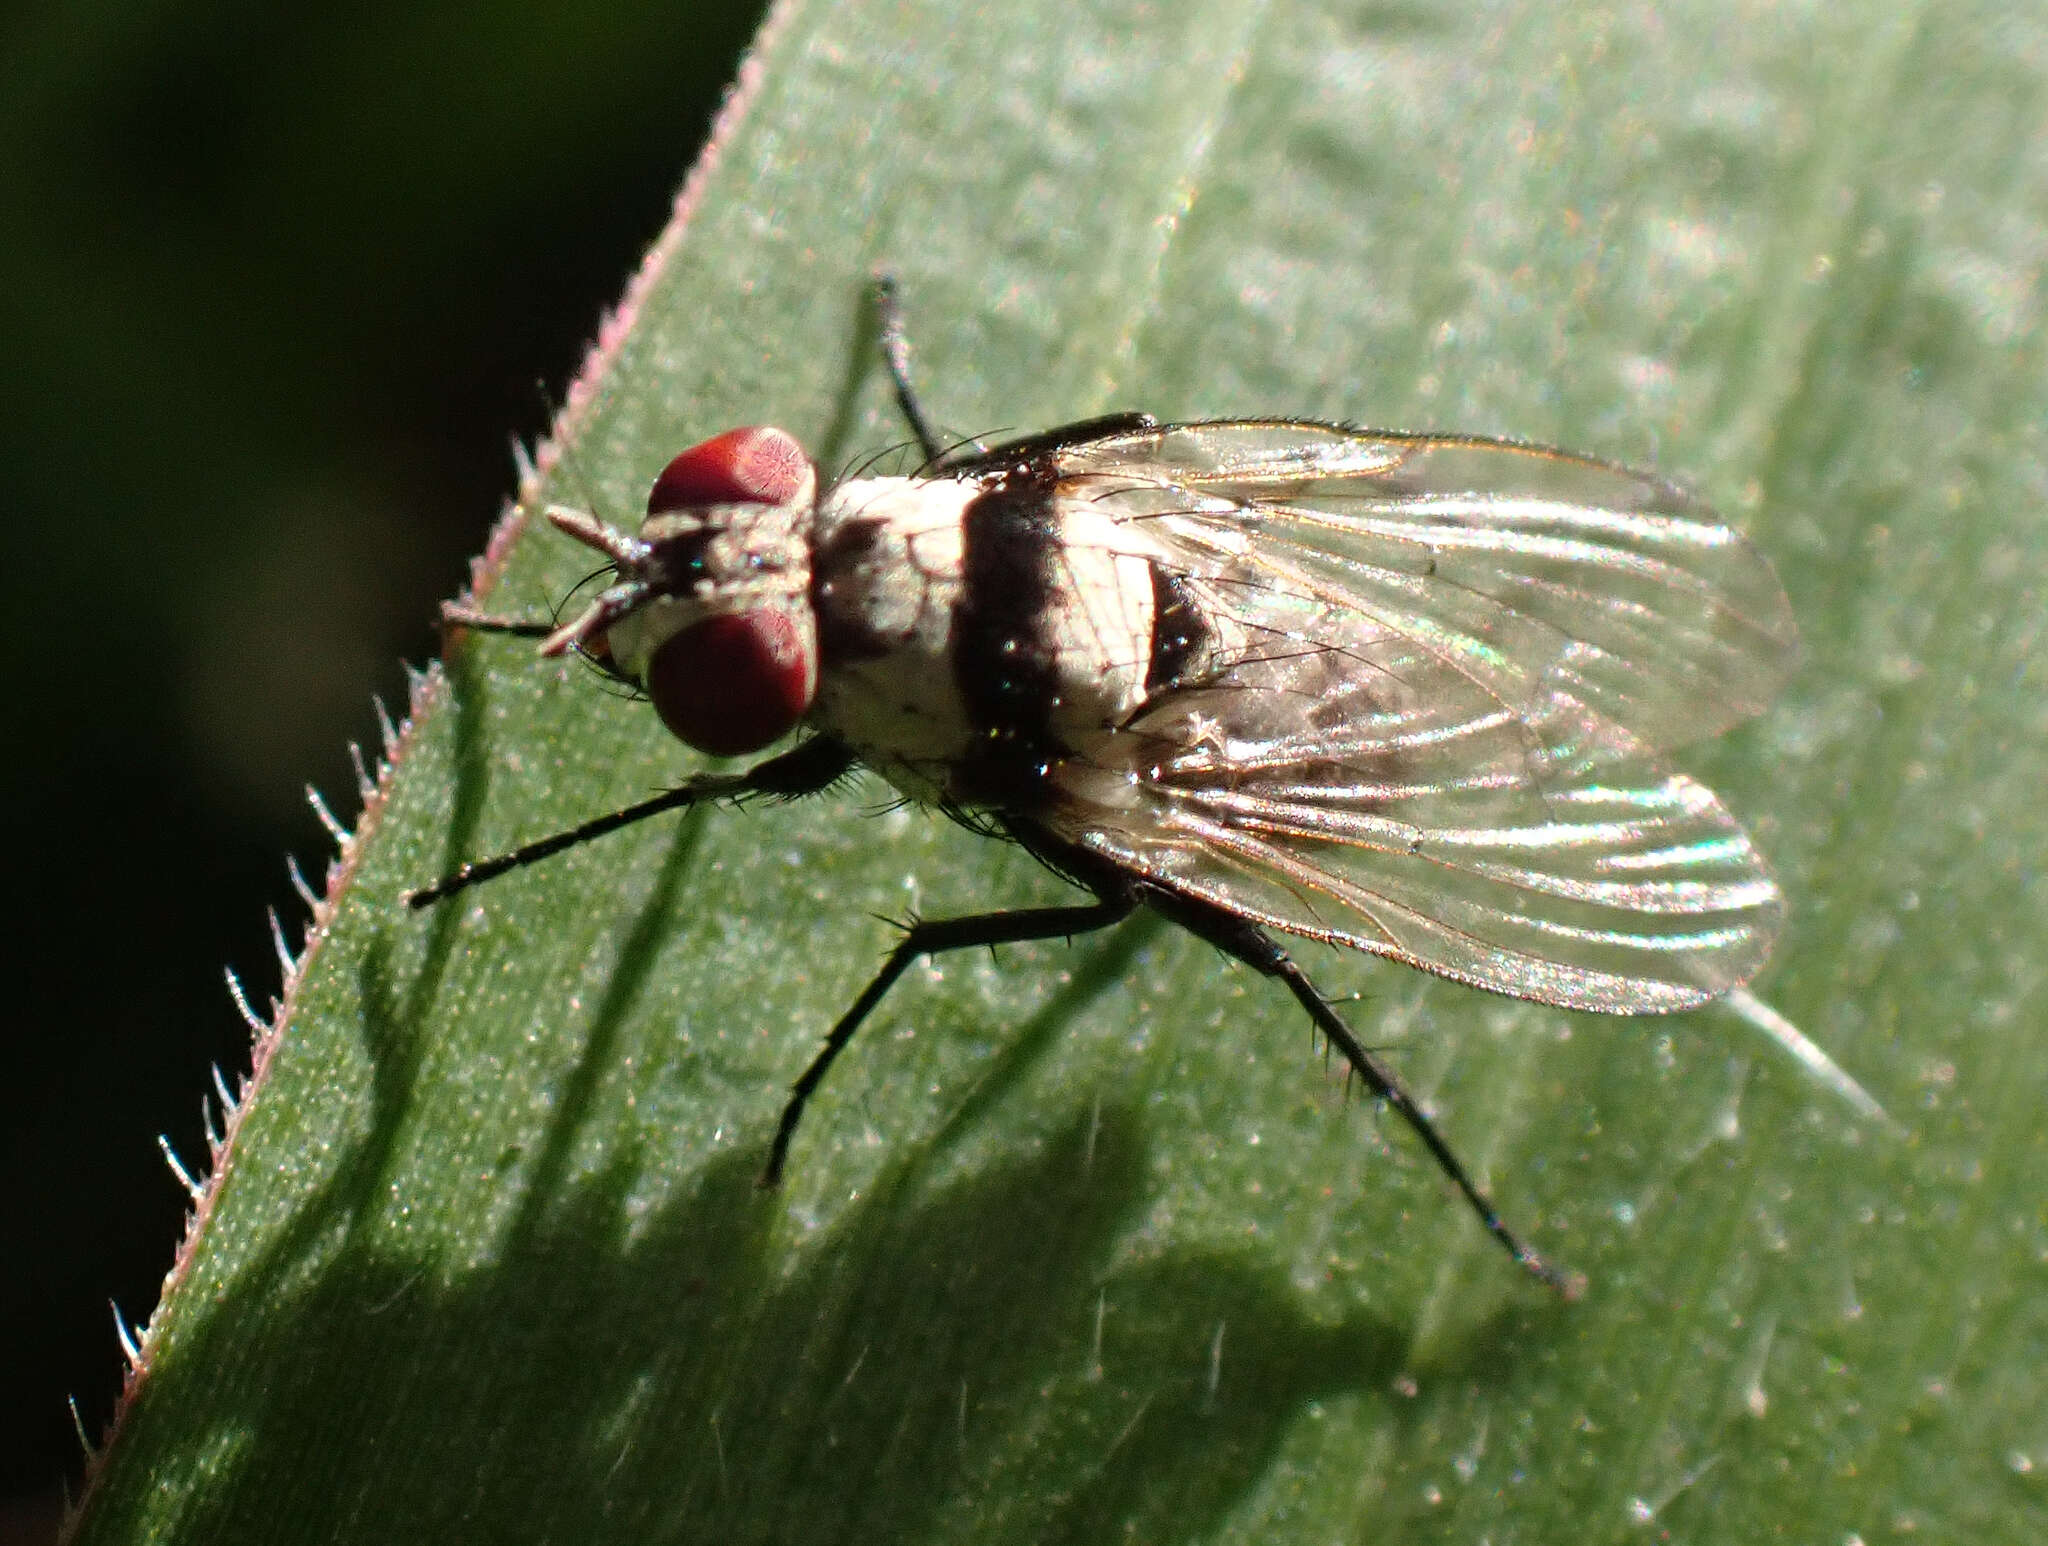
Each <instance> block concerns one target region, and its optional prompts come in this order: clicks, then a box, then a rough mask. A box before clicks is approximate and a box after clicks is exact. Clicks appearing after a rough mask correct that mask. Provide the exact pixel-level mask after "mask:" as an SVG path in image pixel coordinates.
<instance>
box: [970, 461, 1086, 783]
mask: <svg viewBox="0 0 2048 1546" xmlns="http://www.w3.org/2000/svg"><path fill="white" fill-rule="evenodd" d="M1052 487H1053V485H1052V480H1051V479H1049V478H1039V477H1034V476H1032V475H1031V474H1030V472H1029V471H1027V470H1025V469H1021V468H1020V469H1018V470H1017V471H1016V472H1013V473H1012V474H1011V476H1010V477H1008V478H1006V479H1004V480H1002V481H1001V482H997V483H993V484H991V486H990V487H989V488H988V489H987V490H985V491H984V492H983V493H981V494H979V495H977V496H976V497H975V498H974V499H973V500H972V501H971V502H970V503H969V504H968V506H967V508H966V509H965V510H964V511H962V512H961V516H960V537H961V550H962V551H961V565H960V600H959V603H958V605H957V606H956V607H955V608H954V612H953V630H952V656H953V678H954V685H955V687H956V689H957V690H958V692H959V695H960V702H961V704H962V705H963V706H964V707H965V708H966V710H967V720H968V724H969V727H970V728H971V729H972V730H973V732H974V739H973V744H972V748H971V750H970V753H969V756H968V760H967V762H966V764H965V765H963V766H962V768H961V769H960V771H959V783H960V786H961V789H960V792H961V794H962V795H963V796H964V797H965V798H966V799H968V800H971V801H975V802H980V803H986V804H989V805H995V806H999V807H1001V808H1003V809H1006V810H1013V811H1016V810H1029V809H1032V808H1033V807H1035V806H1037V805H1038V804H1040V803H1041V801H1042V799H1043V796H1044V792H1045V776H1046V772H1047V770H1048V769H1049V768H1050V767H1051V765H1052V764H1053V763H1054V762H1055V761H1057V760H1058V759H1059V757H1060V756H1061V755H1063V754H1064V750H1065V749H1064V748H1063V747H1061V746H1060V745H1059V743H1058V741H1057V740H1056V739H1055V738H1054V736H1053V733H1052V717H1053V712H1054V710H1056V709H1057V708H1058V707H1059V641H1058V639H1056V638H1054V637H1053V636H1052V628H1051V622H1052V617H1053V612H1052V602H1053V588H1054V574H1055V568H1054V566H1055V565H1056V564H1057V563H1058V561H1059V525H1058V522H1057V520H1056V519H1055V516H1054V513H1053V501H1052Z"/></svg>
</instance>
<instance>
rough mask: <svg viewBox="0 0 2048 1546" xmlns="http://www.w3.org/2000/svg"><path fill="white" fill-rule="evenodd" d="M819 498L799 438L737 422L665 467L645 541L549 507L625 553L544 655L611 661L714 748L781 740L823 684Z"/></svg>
mask: <svg viewBox="0 0 2048 1546" xmlns="http://www.w3.org/2000/svg"><path fill="white" fill-rule="evenodd" d="M817 494H818V475H817V470H816V468H815V467H813V466H812V464H811V459H810V458H809V457H808V456H806V455H805V454H804V451H803V448H802V447H801V446H800V445H798V444H797V442H796V439H795V437H794V436H792V435H790V434H788V433H787V432H786V431H783V430H779V429H759V428H757V429H735V430H728V431H727V432H726V433H725V434H723V435H718V436H714V437H713V438H712V439H710V440H707V441H705V442H703V444H701V445H696V446H692V447H691V448H690V449H689V450H687V451H684V452H683V453H681V454H680V455H679V456H677V457H676V458H675V459H674V460H672V461H671V462H670V463H669V464H668V465H667V466H666V467H664V468H663V469H662V471H661V476H659V477H658V478H656V479H655V480H654V487H653V488H652V489H651V490H650V491H649V493H648V496H647V519H646V520H645V521H644V522H643V523H642V524H641V527H640V531H639V534H638V535H637V536H629V535H628V534H627V533H625V532H622V531H619V530H618V529H616V528H615V527H611V526H607V525H605V524H604V523H603V522H601V521H599V520H598V519H597V518H596V517H594V516H592V515H589V514H587V513H585V512H584V511H581V510H567V509H562V508H560V507H554V508H551V509H549V511H548V519H549V520H550V521H552V522H553V523H554V525H555V526H556V527H557V528H558V529H560V530H561V531H563V532H565V533H566V534H568V535H569V536H571V537H574V538H575V539H576V540H577V541H578V542H581V543H584V544H585V545H586V546H589V547H593V548H595V549H597V550H598V551H599V552H600V553H602V554H604V555H605V556H606V557H607V558H609V559H610V560H611V563H612V574H613V577H612V583H611V584H610V585H608V586H606V587H605V589H604V590H603V591H602V592H601V593H600V594H599V595H598V597H597V599H596V600H594V601H593V602H591V604H590V605H589V606H588V607H586V608H585V609H584V610H583V612H582V613H581V614H579V615H578V616H577V617H576V618H574V619H573V620H572V621H570V622H568V623H565V624H564V625H563V626H562V627H560V628H558V629H556V630H555V632H554V633H553V634H551V635H549V637H548V639H547V641H546V642H545V643H544V644H542V645H541V653H542V654H544V655H560V654H563V653H564V652H566V651H568V650H570V649H581V650H583V651H584V652H585V653H587V654H590V655H594V656H597V657H599V658H600V659H605V660H608V661H609V663H610V665H611V666H612V667H613V668H614V669H615V670H617V671H618V672H619V673H620V674H621V675H623V676H626V677H629V678H631V679H632V680H634V681H636V682H638V683H640V685H641V686H642V687H644V688H645V689H646V692H647V696H648V698H649V699H650V700H651V701H652V703H653V704H654V708H655V712H656V713H658V714H659V715H660V716H661V721H662V723H663V724H664V725H666V726H668V728H669V731H670V732H671V733H672V734H673V735H675V736H676V737H677V738H678V739H679V740H681V741H683V742H685V743H686V744H688V745H690V746H693V747H695V748H696V749H697V750H699V751H701V752H706V753H708V754H710V755H712V756H716V757H737V756H744V755H746V754H748V753H750V752H756V751H759V750H761V749H762V748H763V747H765V746H768V745H770V744H771V743H773V742H775V741H778V740H780V739H781V738H782V737H783V736H784V735H786V734H788V733H789V732H790V731H791V730H793V729H794V728H795V727H796V725H797V723H798V721H799V720H801V719H802V718H803V716H804V714H805V713H806V712H807V711H808V710H809V708H810V706H811V699H812V697H813V696H814V695H815V693H816V691H817V685H818V640H817V621H816V618H815V617H814V615H813V613H812V610H811V604H810V582H811V566H810V543H809V540H808V529H809V524H810V520H811V516H812V510H813V506H814V505H815V504H816V502H817Z"/></svg>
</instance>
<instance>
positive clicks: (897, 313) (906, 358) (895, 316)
mask: <svg viewBox="0 0 2048 1546" xmlns="http://www.w3.org/2000/svg"><path fill="white" fill-rule="evenodd" d="M875 314H876V317H877V319H878V320H879V321H880V323H881V331H882V363H883V364H885V365H887V366H888V367H889V381H890V383H891V384H892V385H893V386H894V387H895V388H896V406H897V407H898V408H900V409H902V410H903V420H904V422H905V423H906V424H908V425H909V426H910V433H911V434H913V435H915V436H916V437H917V448H918V449H919V450H920V451H922V452H924V459H925V462H926V464H927V465H932V464H935V463H936V462H937V461H938V460H939V458H940V457H942V456H943V455H944V454H945V450H944V448H943V447H942V446H941V445H940V444H939V437H938V432H937V431H936V430H934V429H933V428H932V422H931V420H930V419H927V418H926V417H925V416H924V405H923V404H922V403H920V402H919V401H918V400H917V392H916V389H915V388H913V387H912V386H911V384H910V340H909V339H908V338H907V337H906V336H905V335H904V332H903V307H902V305H901V303H900V302H899V301H898V300H897V298H896V276H895V275H894V274H876V275H875Z"/></svg>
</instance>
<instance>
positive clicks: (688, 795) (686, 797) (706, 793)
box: [405, 735, 854, 909]
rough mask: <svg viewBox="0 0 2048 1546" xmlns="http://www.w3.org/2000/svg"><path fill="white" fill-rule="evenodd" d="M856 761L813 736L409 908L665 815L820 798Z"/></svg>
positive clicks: (479, 872)
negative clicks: (716, 804) (733, 803)
mask: <svg viewBox="0 0 2048 1546" xmlns="http://www.w3.org/2000/svg"><path fill="white" fill-rule="evenodd" d="M853 764H854V756H853V753H852V752H851V751H850V750H848V749H847V747H846V746H845V745H844V744H843V743H841V742H839V741H836V740H834V739H833V738H832V737H830V736H824V735H817V736H812V737H811V739H810V740H808V741H806V742H804V743H803V745H801V746H799V747H797V748H796V749H795V750H793V751H788V752H784V753H783V754H782V755H781V756H780V757H770V758H769V759H768V760H767V761H766V762H763V763H758V764H756V765H755V766H754V767H751V768H749V769H747V771H746V772H744V773H726V774H712V775H710V776H709V777H706V778H693V779H691V780H690V781H689V782H688V783H686V784H679V785H677V786H676V787H675V788H674V789H668V790H664V791H663V792H662V793H660V794H658V795H655V796H654V797H653V798H651V799H646V800H642V801H640V802H639V803H638V804H637V805H629V806H627V807H626V808H625V809H624V810H618V811H612V812H610V813H608V814H606V815H603V816H599V817H596V818H594V819H593V820H590V821H586V822H584V823H583V824H582V825H580V826H575V827H571V828H570V829H569V830H568V831H566V832H557V833H555V834H554V835H553V836H552V837H544V838H542V839H540V840H539V841H538V842H533V843H527V844H525V845H523V846H521V847H519V848H515V849H513V850H512V851H511V852H510V853H504V854H499V855H498V856H497V857H495V858H491V859H477V860H474V861H472V862H471V863H468V864H465V865H463V866H462V868H460V869H458V870H456V871H455V872H454V873H452V874H449V875H445V876H443V877H442V878H441V879H440V880H437V881H435V882H434V883H433V884H432V885H431V886H422V887H420V888H419V890H417V891H408V892H407V893H406V894H405V902H406V905H407V906H408V907H411V908H414V909H418V908H422V907H427V906H431V905H432V904H433V903H435V902H439V901H441V900H442V899H444V898H446V897H451V896H453V895H454V894H455V893H456V892H458V891H467V890H468V889H469V888H470V887H471V886H476V885H481V884H482V883H483V882H485V881H487V880H495V879H496V878H497V877H498V876H500V875H503V874H505V873H506V872H507V871H509V870H517V869H524V868H525V867H526V866H527V865H529V864H537V863H538V862H539V861H541V860H542V859H547V858H552V857H553V856H554V855H556V854H558V853H560V852H561V851H562V850H563V849H565V848H574V847H576V846H578V845H579V844H582V843H587V842H589V841H590V840H591V839H592V838H599V837H603V836H604V835H605V834H606V833H608V832H616V831H618V830H619V828H621V827H630V826H632V825H633V824H634V823H635V822H639V821H645V820H646V819H647V818H648V817H650V816H659V815H660V814H661V813H662V812H663V811H677V810H685V809H687V808H688V807H690V806H692V805H703V804H706V803H709V802H711V801H716V800H746V799H751V798H759V797H767V798H770V799H777V800H794V799H797V798H799V797H801V796H803V795H807V794H816V793H817V792H818V791H820V790H822V789H827V788H829V787H831V786H832V785H833V784H835V783H837V782H838V781H839V780H840V779H842V778H844V777H845V776H846V775H847V773H848V772H850V771H851V770H852V768H853Z"/></svg>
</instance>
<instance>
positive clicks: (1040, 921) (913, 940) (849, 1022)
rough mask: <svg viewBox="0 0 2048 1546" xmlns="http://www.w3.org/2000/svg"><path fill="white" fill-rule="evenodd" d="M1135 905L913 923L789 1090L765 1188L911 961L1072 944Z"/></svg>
mask: <svg viewBox="0 0 2048 1546" xmlns="http://www.w3.org/2000/svg"><path fill="white" fill-rule="evenodd" d="M1136 905H1137V904H1136V903H1135V902H1133V901H1132V900H1131V899H1130V898H1129V897H1125V896H1111V897H1104V898H1102V899H1101V900H1100V901H1096V902H1090V903H1086V904H1084V905H1081V906H1077V907H1033V908H1026V909H1020V910H1017V911H1013V912H1002V913H975V914H973V915H971V916H969V917H966V918H941V919H938V920H936V921H934V922H929V923H915V924H912V925H911V926H910V928H909V930H908V931H907V932H906V933H905V934H904V936H903V938H902V939H901V940H900V941H898V942H897V945H896V948H895V949H894V950H892V951H890V952H889V959H888V960H886V961H884V962H883V963H882V969H881V971H879V972H877V973H876V974H875V980H874V981H873V982H871V983H869V984H868V985H867V991H866V992H864V993H862V994H861V996H860V997H859V998H857V999H855V1000H854V1001H853V1007H852V1008H850V1009H848V1010H847V1011H846V1013H845V1014H843V1015H841V1016H840V1017H839V1023H838V1024H837V1025H835V1026H833V1027H832V1034H831V1035H829V1036H827V1037H826V1038H825V1045H824V1046H823V1047H822V1048H820V1049H819V1052H818V1055H817V1056H816V1057H814V1058H812V1059H811V1066H810V1067H809V1068H806V1069H805V1070H804V1072H803V1077H802V1078H800V1079H798V1080H797V1082H796V1083H795V1084H794V1085H792V1086H791V1087H790V1092H789V1102H788V1104H786V1105H785V1106H784V1107H783V1108H782V1121H781V1122H780V1123H778V1124H777V1126H776V1129H775V1142H774V1144H773V1146H772V1147H771V1148H770V1149H769V1151H768V1164H767V1167H766V1168H765V1169H764V1170H763V1171H762V1172H761V1184H762V1185H763V1186H774V1185H775V1184H776V1183H777V1182H779V1181H780V1180H781V1179H782V1168H783V1165H784V1163H785V1162H786V1161H787V1160H788V1158H789V1141H790V1139H791V1138H793V1137H794V1136H795V1135H796V1125H797V1123H798V1122H799V1121H801V1120H802V1119H803V1114H804V1103H805V1102H807V1101H808V1100H809V1099H810V1098H811V1092H812V1091H814V1090H816V1089H817V1088H818V1085H819V1084H820V1083H821V1082H822V1081H823V1080H824V1078H825V1073H826V1070H828V1069H829V1068H831V1066H832V1061H833V1059H835V1058H836V1057H838V1056H839V1054H840V1053H841V1052H844V1051H845V1050H846V1044H847V1043H848V1042H850V1041H852V1040H853V1033H854V1032H855V1031H858V1030H859V1029H860V1027H861V1022H862V1021H864V1020H865V1019H867V1017H868V1016H869V1015H870V1014H872V1013H873V1012H874V1008H875V1006H876V1005H877V1004H879V1003H881V1001H882V995H883V994H885V993H887V992H888V991H889V989H890V987H891V986H892V985H893V984H894V983H895V981H896V979H897V978H898V977H901V976H902V975H903V974H904V972H905V971H907V970H908V969H909V967H910V964H911V963H912V962H913V961H917V960H920V959H922V958H923V957H925V956H935V955H942V954H944V953H945V952H946V951H948V950H970V949H973V948H975V947H977V946H983V945H987V946H994V945H1016V944H1022V943H1024V942H1025V941H1027V940H1034V939H1068V938H1071V937H1072V936H1074V935H1076V934H1087V933H1091V932H1092V931H1094V930H1096V929H1106V928H1108V927H1109V926H1110V925H1111V924H1113V923H1118V922H1121V921H1122V920H1123V919H1125V918H1128V917H1129V916H1130V915H1131V911H1132V909H1133V908H1134V907H1135V906H1136Z"/></svg>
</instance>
